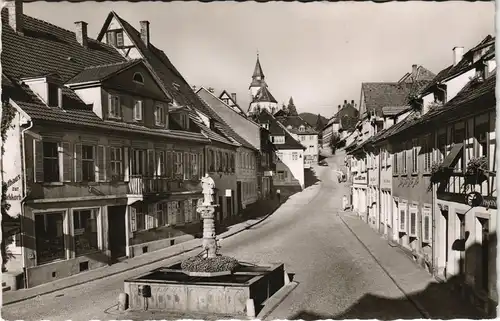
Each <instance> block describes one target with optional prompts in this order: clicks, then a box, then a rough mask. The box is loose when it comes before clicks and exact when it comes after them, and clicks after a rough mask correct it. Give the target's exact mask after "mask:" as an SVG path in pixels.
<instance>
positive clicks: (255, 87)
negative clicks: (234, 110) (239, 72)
mask: <svg viewBox="0 0 500 321" xmlns="http://www.w3.org/2000/svg"><path fill="white" fill-rule="evenodd" d="M248 89H249V90H250V105H249V106H248V111H247V114H249V115H252V114H255V113H258V112H259V111H260V110H263V109H266V110H267V111H269V112H270V113H271V114H274V113H275V112H276V111H278V109H279V106H278V101H277V100H276V99H275V98H274V96H273V95H272V94H271V92H270V91H269V88H268V86H267V83H266V80H265V76H264V72H263V71H262V66H261V65H260V60H259V54H257V62H256V63H255V69H254V72H253V74H252V82H251V83H250V87H249V88H248Z"/></svg>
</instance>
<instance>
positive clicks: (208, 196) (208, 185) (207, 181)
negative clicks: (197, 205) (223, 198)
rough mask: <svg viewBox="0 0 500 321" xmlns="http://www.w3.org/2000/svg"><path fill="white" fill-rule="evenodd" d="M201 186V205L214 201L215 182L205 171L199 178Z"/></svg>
mask: <svg viewBox="0 0 500 321" xmlns="http://www.w3.org/2000/svg"><path fill="white" fill-rule="evenodd" d="M201 187H202V189H203V191H202V193H203V196H204V200H203V205H210V204H212V202H213V201H214V197H213V194H214V187H215V182H214V180H213V179H212V177H210V176H208V173H205V176H204V177H203V178H202V179H201Z"/></svg>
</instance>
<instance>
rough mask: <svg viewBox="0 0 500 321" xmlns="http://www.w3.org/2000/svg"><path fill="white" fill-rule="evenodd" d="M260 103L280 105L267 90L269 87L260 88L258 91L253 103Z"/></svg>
mask: <svg viewBox="0 0 500 321" xmlns="http://www.w3.org/2000/svg"><path fill="white" fill-rule="evenodd" d="M260 102H271V103H278V102H277V101H276V99H275V98H274V96H273V95H272V94H271V92H270V91H269V89H267V86H262V87H260V89H259V91H257V94H256V95H255V97H254V99H253V101H252V103H260Z"/></svg>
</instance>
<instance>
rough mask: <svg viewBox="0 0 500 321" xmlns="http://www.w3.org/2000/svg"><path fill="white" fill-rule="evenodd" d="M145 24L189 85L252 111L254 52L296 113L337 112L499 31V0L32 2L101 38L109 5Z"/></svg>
mask: <svg viewBox="0 0 500 321" xmlns="http://www.w3.org/2000/svg"><path fill="white" fill-rule="evenodd" d="M112 10H113V11H115V12H116V13H117V14H118V15H120V16H121V17H122V18H124V19H125V20H127V21H128V22H129V23H131V24H132V25H133V26H134V27H135V28H136V29H138V30H139V29H140V27H139V21H141V20H148V21H149V22H150V37H151V42H152V43H153V44H154V45H155V46H156V47H157V48H159V49H162V50H163V51H164V52H165V53H166V54H167V56H168V57H169V58H170V60H171V61H172V63H173V64H174V65H175V66H176V67H177V69H178V70H179V71H180V72H181V74H182V75H183V76H184V78H185V79H186V80H187V81H188V83H189V84H190V85H196V86H198V87H199V86H204V87H213V88H215V89H216V91H217V92H220V91H222V90H223V89H226V90H227V91H228V92H234V93H237V100H238V103H239V104H240V106H242V107H243V108H244V109H245V108H247V107H248V104H249V101H250V94H249V90H248V87H249V85H250V81H251V76H252V73H253V70H254V67H255V62H256V56H257V52H258V53H259V56H260V62H261V65H262V69H263V71H264V75H265V77H266V82H267V84H268V86H269V90H270V91H271V93H272V94H273V96H274V97H275V98H276V99H277V100H278V102H279V103H280V104H281V103H282V102H288V100H289V98H290V97H291V96H292V97H293V100H294V103H295V106H296V107H297V110H298V112H299V113H300V112H311V113H315V114H317V113H320V114H321V115H323V116H325V117H331V116H332V115H333V114H334V113H335V112H336V111H337V106H338V105H340V104H342V103H343V101H344V100H348V101H351V100H354V101H355V102H356V103H357V104H359V99H360V90H361V83H362V82H381V81H398V80H399V79H400V78H401V77H402V76H403V75H404V74H405V73H406V72H409V71H411V68H412V65H413V64H419V65H423V66H424V67H425V68H427V69H429V70H430V71H432V72H434V73H438V72H439V71H440V70H442V69H444V68H445V67H447V66H449V65H450V64H451V63H452V62H453V54H452V49H453V47H456V46H460V47H464V48H465V51H467V50H468V49H470V48H471V47H473V46H474V45H475V44H477V43H478V42H479V41H481V40H482V39H483V38H484V37H486V36H487V35H488V34H491V35H495V21H494V19H495V3H494V2H465V1H460V2H454V1H450V2H439V3H438V2H420V1H415V2H394V3H392V2H391V3H372V2H366V3H364V2H335V3H333V2H332V3H328V2H314V3H298V2H297V3H294V2H275V3H272V2H271V3H270V2H268V3H255V2H248V3H244V2H243V3H242V2H219V3H215V2H211V3H199V2H180V1H179V2H170V3H162V2H135V3H132V2H125V1H122V2H80V3H69V2H44V1H40V2H33V3H25V5H24V12H25V14H27V15H30V16H33V17H36V18H39V19H43V20H45V21H48V22H50V23H53V24H55V25H58V26H60V27H63V28H66V29H69V30H74V22H75V21H85V22H87V23H88V34H89V36H90V37H92V38H96V37H97V34H98V33H99V31H100V29H101V27H102V25H103V24H104V20H105V19H106V17H107V15H108V13H109V12H110V11H112Z"/></svg>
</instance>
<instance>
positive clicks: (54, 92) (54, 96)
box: [47, 82, 62, 107]
mask: <svg viewBox="0 0 500 321" xmlns="http://www.w3.org/2000/svg"><path fill="white" fill-rule="evenodd" d="M47 87H48V89H47V91H48V92H47V105H49V107H62V104H61V100H62V89H61V88H60V87H59V86H58V85H57V84H54V83H50V82H49V83H47Z"/></svg>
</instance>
